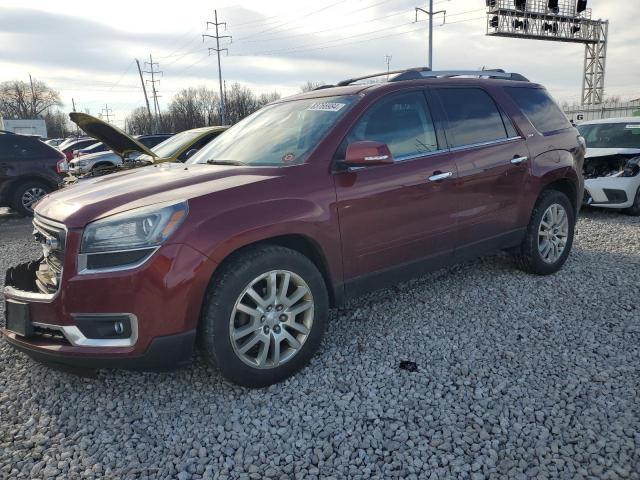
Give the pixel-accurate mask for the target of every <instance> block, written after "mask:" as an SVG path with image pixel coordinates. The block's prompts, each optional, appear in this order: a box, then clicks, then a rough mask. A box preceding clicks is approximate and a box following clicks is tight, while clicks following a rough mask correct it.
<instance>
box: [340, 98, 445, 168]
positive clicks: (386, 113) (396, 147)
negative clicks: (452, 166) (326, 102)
mask: <svg viewBox="0 0 640 480" xmlns="http://www.w3.org/2000/svg"><path fill="white" fill-rule="evenodd" d="M362 140H373V141H377V142H382V143H386V144H387V146H388V147H389V150H391V154H392V155H393V158H394V159H396V160H397V159H402V158H403V157H405V158H406V157H410V156H415V155H420V154H422V153H429V152H433V151H436V150H438V142H437V140H436V132H435V127H434V125H433V120H432V119H431V115H430V113H429V109H428V107H427V102H426V100H425V97H424V94H423V93H422V92H421V91H419V92H409V93H404V94H400V95H393V96H391V97H388V98H383V99H382V100H379V101H378V102H377V103H376V104H374V105H373V106H372V107H371V108H369V109H368V110H367V111H366V112H365V113H364V115H363V116H362V117H361V118H360V120H358V123H357V124H356V126H355V127H354V128H353V129H352V130H351V132H350V133H349V135H347V138H346V139H345V141H344V142H343V144H342V145H341V147H340V149H339V151H338V153H337V155H338V156H340V157H341V158H344V156H345V153H346V150H347V146H348V145H349V144H350V143H353V142H358V141H362Z"/></svg>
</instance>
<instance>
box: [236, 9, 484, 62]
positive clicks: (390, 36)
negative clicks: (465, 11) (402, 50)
mask: <svg viewBox="0 0 640 480" xmlns="http://www.w3.org/2000/svg"><path fill="white" fill-rule="evenodd" d="M474 20H485V17H475V18H466V19H463V20H456V21H454V22H449V23H448V24H447V25H451V24H454V23H462V22H470V21H474ZM413 23H414V22H410V23H409V24H403V25H397V26H396V28H397V27H402V26H406V25H411V24H413ZM422 28H423V27H419V28H414V29H411V30H406V31H404V32H397V33H391V34H388V35H380V36H377V37H371V38H365V39H363V40H355V41H350V42H342V43H338V44H335V45H322V44H321V45H319V46H315V47H313V46H310V47H308V48H307V47H305V48H291V49H282V50H273V51H269V52H258V53H247V54H233V56H238V57H250V56H262V55H264V56H271V55H274V54H279V53H301V52H310V51H314V50H326V49H329V48H337V47H344V46H348V45H355V44H359V43H364V42H370V41H373V40H380V39H385V38H392V37H398V36H401V35H407V34H410V33H414V32H418V31H421V30H422ZM387 30H389V29H388V28H386V29H383V30H382V31H387ZM380 31H381V30H377V31H376V32H380ZM376 32H367V33H362V34H359V35H353V36H352V37H357V36H363V35H370V34H371V33H376ZM336 41H338V40H333V41H331V42H327V43H333V42H336Z"/></svg>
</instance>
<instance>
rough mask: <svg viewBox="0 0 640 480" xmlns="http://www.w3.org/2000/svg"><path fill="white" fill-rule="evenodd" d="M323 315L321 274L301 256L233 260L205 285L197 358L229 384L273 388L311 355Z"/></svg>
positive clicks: (263, 253) (265, 254) (256, 251)
mask: <svg viewBox="0 0 640 480" xmlns="http://www.w3.org/2000/svg"><path fill="white" fill-rule="evenodd" d="M328 309H329V301H328V294H327V288H326V285H325V282H324V279H323V277H322V274H321V273H320V272H319V271H318V269H317V268H316V266H315V265H314V264H313V263H312V262H311V261H310V260H309V259H308V258H307V257H305V256H304V255H302V254H301V253H299V252H297V251H295V250H291V249H288V248H284V247H280V246H276V245H265V246H261V247H254V248H250V249H248V250H245V251H243V252H240V253H238V254H234V256H233V257H232V258H230V259H229V260H228V261H227V262H225V264H223V265H222V267H221V270H220V271H219V272H217V273H216V274H215V276H214V279H213V280H212V282H211V284H210V285H209V289H208V292H207V296H206V299H205V304H204V307H203V314H202V318H201V329H200V336H201V338H200V341H201V345H202V347H203V351H204V356H205V357H206V359H207V360H208V361H209V363H211V364H212V365H213V366H215V367H217V368H218V369H219V370H220V372H221V373H222V375H223V376H224V377H225V378H227V379H228V380H230V381H232V382H234V383H237V384H240V385H244V386H247V387H254V388H255V387H265V386H268V385H272V384H274V383H277V382H280V381H282V380H284V379H285V378H287V377H289V376H291V375H293V373H295V372H296V371H298V370H299V369H300V368H302V367H303V366H304V365H305V364H306V363H307V362H308V361H309V359H310V358H311V356H312V355H313V354H314V353H315V352H316V351H317V350H318V348H319V346H320V343H321V341H322V337H323V336H324V332H325V330H326V325H327V315H328Z"/></svg>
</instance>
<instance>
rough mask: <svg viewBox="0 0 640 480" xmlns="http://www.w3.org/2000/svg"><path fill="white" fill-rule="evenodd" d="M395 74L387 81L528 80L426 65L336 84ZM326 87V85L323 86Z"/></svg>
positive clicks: (514, 75)
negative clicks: (425, 79)
mask: <svg viewBox="0 0 640 480" xmlns="http://www.w3.org/2000/svg"><path fill="white" fill-rule="evenodd" d="M388 75H395V76H394V77H393V78H390V79H389V82H399V81H403V80H420V79H423V78H451V77H486V78H502V79H505V80H517V81H520V82H528V81H529V80H528V79H527V78H526V77H524V76H522V75H520V74H519V73H508V72H505V71H504V70H501V69H498V68H496V69H491V70H443V71H432V70H431V69H429V68H428V67H420V68H409V69H404V70H394V71H391V72H382V73H374V74H372V75H365V76H363V77H356V78H350V79H348V80H342V81H341V82H338V83H337V84H336V86H338V87H344V86H346V85H351V84H352V83H355V82H358V81H360V80H366V79H369V78H375V77H382V76H388ZM325 88H326V87H325Z"/></svg>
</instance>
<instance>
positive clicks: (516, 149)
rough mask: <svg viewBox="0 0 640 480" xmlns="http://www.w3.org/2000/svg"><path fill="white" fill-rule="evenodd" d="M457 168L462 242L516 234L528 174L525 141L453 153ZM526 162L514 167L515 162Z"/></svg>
mask: <svg viewBox="0 0 640 480" xmlns="http://www.w3.org/2000/svg"><path fill="white" fill-rule="evenodd" d="M452 155H453V157H454V159H455V162H456V165H457V168H458V195H459V202H460V212H459V217H458V221H459V223H460V241H461V244H462V245H467V244H473V243H476V242H478V241H480V240H483V239H489V238H492V237H495V236H498V235H501V234H504V233H507V232H510V231H511V230H514V229H515V228H517V227H518V226H519V225H518V223H519V213H520V201H519V198H520V196H521V195H522V193H523V188H524V187H525V182H526V178H527V176H528V174H529V161H528V155H529V153H528V149H527V146H526V142H525V141H524V139H521V138H518V139H515V140H510V141H506V142H504V143H500V144H494V145H487V146H483V147H475V148H469V149H464V150H455V151H453V152H452ZM522 158H527V160H525V161H523V162H521V163H518V164H514V163H512V162H511V161H512V160H513V159H522Z"/></svg>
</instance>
